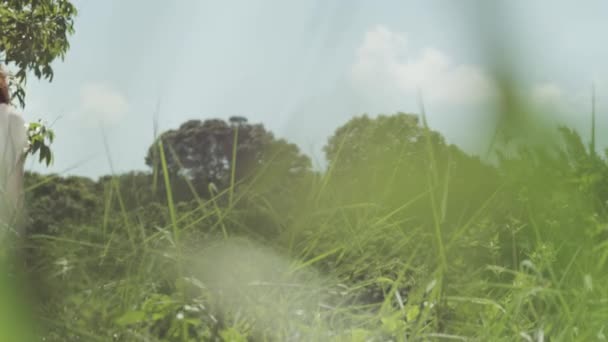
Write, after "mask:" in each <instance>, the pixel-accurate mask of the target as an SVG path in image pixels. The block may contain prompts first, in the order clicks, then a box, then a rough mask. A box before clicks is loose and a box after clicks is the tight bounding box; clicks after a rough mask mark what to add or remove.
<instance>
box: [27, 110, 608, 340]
mask: <svg viewBox="0 0 608 342" xmlns="http://www.w3.org/2000/svg"><path fill="white" fill-rule="evenodd" d="M238 123H240V125H244V122H243V121H239V122H234V123H233V125H235V124H238ZM204 125H205V124H204V123H201V122H198V123H192V122H191V123H190V126H188V127H190V128H189V129H190V130H191V131H190V133H192V135H190V134H185V133H184V130H182V131H181V133H177V132H178V131H180V130H177V131H170V132H166V133H165V134H166V135H165V136H164V137H165V138H167V139H166V140H164V141H163V142H165V141H167V142H168V143H167V144H163V145H162V146H164V147H166V148H167V150H166V151H165V152H166V155H167V156H170V155H171V154H170V152H171V148H168V146H172V147H174V149H176V150H180V149H181V152H180V153H183V155H184V156H185V157H186V160H187V159H188V158H190V162H189V163H190V164H187V165H188V166H189V167H190V168H191V169H192V170H190V171H188V170H186V171H182V169H181V167H180V166H179V164H178V163H177V159H171V158H172V157H169V158H167V159H166V160H167V164H171V166H170V165H167V164H166V165H162V162H161V165H158V164H156V168H157V169H163V166H164V169H166V170H169V172H171V175H170V178H171V181H170V182H168V183H166V186H165V187H160V186H158V185H157V184H155V182H154V180H155V175H154V174H153V173H146V172H132V173H127V174H122V175H114V176H106V177H101V178H100V179H99V180H98V181H96V182H94V181H91V180H86V179H81V178H77V177H55V178H53V177H51V178H46V177H43V176H41V175H37V174H28V176H27V183H28V185H27V188H28V201H27V202H28V203H30V206H31V208H30V216H31V217H32V218H33V219H35V220H37V221H38V223H37V224H35V225H33V227H35V228H34V229H33V231H32V235H31V236H30V238H31V239H30V241H28V247H29V249H28V250H31V251H35V255H34V256H33V257H32V258H30V260H29V261H30V264H29V265H28V269H29V270H31V272H32V274H33V276H34V277H35V279H36V283H38V284H42V285H41V286H40V289H37V291H36V292H37V293H39V292H42V293H43V294H44V295H42V296H40V297H41V299H40V300H39V303H40V305H37V306H36V307H37V311H36V315H37V317H39V318H41V321H42V322H44V324H43V326H44V328H45V329H44V331H43V335H44V337H45V338H46V340H48V341H77V340H83V339H85V340H92V341H95V340H100V341H106V340H116V341H132V340H146V339H147V340H160V341H199V340H211V341H213V340H217V341H219V340H243V341H245V340H248V341H263V340H295V341H297V340H314V341H351V340H359V341H369V340H396V341H399V340H401V341H403V340H406V339H407V340H438V339H456V340H466V339H473V340H484V341H489V340H492V341H495V340H498V341H500V340H512V339H513V338H514V337H515V338H523V339H525V340H542V339H543V338H551V339H552V340H553V339H555V340H595V339H601V338H599V337H598V336H600V337H601V336H602V334H603V333H602V331H603V326H604V324H605V323H604V321H605V314H606V311H605V309H604V305H603V302H602V300H603V299H604V298H606V296H608V292H607V290H606V289H604V288H602V287H601V286H598V285H597V284H602V283H603V282H605V281H607V280H608V278H607V277H606V274H607V273H606V272H605V271H606V261H608V248H607V246H608V245H607V244H606V242H605V241H606V239H607V237H608V234H607V233H606V232H607V230H606V228H605V227H606V223H607V222H608V217H607V216H606V207H605V205H606V204H605V203H606V200H608V198H607V197H606V194H607V193H606V187H605V185H604V182H605V179H608V173H607V171H608V163H607V162H606V160H605V159H604V158H601V157H600V156H598V155H595V154H594V153H592V152H590V151H588V150H587V149H586V148H585V144H583V143H582V139H581V138H580V136H579V135H578V134H577V133H576V132H574V131H572V130H569V129H566V128H561V129H560V130H559V132H560V134H561V137H562V139H561V140H560V142H559V144H555V145H548V144H546V145H544V147H542V148H537V147H531V146H528V147H525V146H523V145H522V146H521V148H519V150H517V153H514V152H513V151H510V153H509V154H506V153H503V154H502V155H501V156H500V158H499V160H498V161H497V162H496V163H495V164H494V165H487V164H485V163H484V162H482V161H481V160H479V158H475V157H472V156H469V155H467V154H466V153H464V152H463V151H461V150H460V149H458V148H457V147H455V146H450V145H448V144H447V143H446V142H445V141H444V139H443V138H442V137H441V135H440V134H439V133H437V132H433V131H431V130H430V129H428V128H426V127H424V126H423V125H421V124H420V123H419V122H418V119H417V118H416V117H415V116H414V115H409V114H403V113H397V114H395V115H390V116H388V115H384V116H378V117H376V118H369V117H358V118H355V119H353V120H351V121H350V122H348V123H346V124H345V125H344V126H343V127H341V128H339V129H338V130H337V131H336V134H335V135H334V136H333V137H332V138H331V139H330V140H329V143H328V147H327V148H326V152H327V156H328V160H329V167H328V169H327V170H326V171H324V172H321V173H317V174H315V173H312V172H310V173H309V172H302V173H296V174H291V173H289V172H288V171H289V168H290V167H291V165H293V163H294V161H293V159H289V158H287V159H286V162H285V163H284V164H280V163H279V164H277V163H276V161H274V160H272V161H268V160H269V159H266V156H265V154H264V153H266V151H267V150H266V151H263V152H260V153H253V154H252V155H254V156H259V160H260V161H259V163H260V164H261V165H268V167H267V168H259V169H257V170H256V172H253V171H251V170H248V172H245V171H242V173H241V171H238V170H231V169H230V167H232V166H231V165H230V162H229V160H230V161H231V160H232V157H233V155H231V154H230V153H229V152H228V151H230V150H232V146H225V147H224V148H223V150H222V148H221V147H219V146H221V144H219V143H218V141H222V142H224V143H225V144H230V143H231V141H233V140H230V139H234V136H233V134H234V131H233V128H234V126H229V125H227V124H226V123H222V122H217V121H215V122H212V124H209V123H207V126H206V127H205V128H202V127H201V126H204ZM182 128H183V126H182ZM250 129H251V130H253V131H255V129H254V128H250ZM202 132H204V133H205V134H211V137H206V136H204V135H203V133H202ZM195 133H196V134H195ZM197 134H201V135H200V136H197ZM247 134H248V133H244V134H243V136H244V137H245V142H244V144H245V145H246V146H259V145H256V144H257V143H255V141H257V140H256V139H257V138H256V139H253V140H247V136H248V135H247ZM249 134H253V133H249ZM239 136H241V133H240V129H239ZM262 136H264V135H262ZM229 138H230V139H229ZM262 140H263V139H262ZM247 141H249V142H248V143H247ZM271 141H272V140H271ZM201 143H210V144H211V146H215V147H213V148H207V147H209V146H206V147H205V146H203V147H201V146H199V145H198V144H201ZM214 144H215V145H214ZM270 145H271V146H273V145H272V144H270ZM279 145H280V144H279ZM175 146H177V148H175ZM237 146H238V148H241V147H240V144H239V145H237ZM154 147H155V146H152V147H151V148H150V150H149V152H148V157H149V158H151V159H149V160H152V161H154V160H155V159H154V158H153V154H154V152H153V151H154ZM237 150H238V149H237ZM194 151H200V153H202V154H205V156H204V158H203V157H200V156H198V155H197V154H196V153H195V152H194ZM241 151H248V149H247V147H243V149H242V150H241ZM297 155H298V153H297V149H293V150H289V149H287V156H288V157H289V156H292V157H294V156H297ZM199 157H200V158H199ZM243 157H245V156H243ZM247 157H249V158H251V156H247ZM197 158H199V159H198V160H199V161H202V160H207V161H210V162H209V163H210V165H208V166H201V165H199V164H197V163H196V162H193V160H197ZM256 158H257V157H256ZM254 159H255V158H254ZM295 159H296V160H297V158H295ZM218 160H223V162H222V163H223V165H224V166H223V167H219V166H218V165H219V164H222V163H220V162H218ZM236 160H237V163H236V168H237V169H238V168H239V167H240V166H243V167H245V166H248V165H251V164H248V163H247V161H248V159H247V158H244V160H245V161H242V162H240V161H239V159H238V154H237V158H236ZM157 162H158V161H157ZM295 163H296V165H298V163H297V162H295ZM253 164H255V163H253ZM152 165H155V164H152ZM184 167H185V166H184ZM252 169H256V168H254V167H252ZM208 170H210V171H208ZM275 170H278V171H276V172H273V171H275ZM232 171H234V174H235V176H236V177H235V178H236V179H237V180H238V182H236V183H238V184H241V185H240V186H239V187H236V188H235V189H233V190H235V191H234V205H232V206H231V205H229V203H228V204H227V203H226V202H225V201H224V202H222V201H221V200H220V198H221V196H222V195H221V194H222V191H223V192H224V193H226V192H228V191H230V189H231V184H230V183H231V180H230V178H231V174H232ZM207 172H210V173H207ZM180 173H182V174H181V175H180ZM195 174H196V175H199V176H200V177H202V175H205V177H207V176H208V175H212V176H213V177H217V178H215V181H216V182H217V184H218V191H217V192H212V193H207V194H206V196H205V197H203V198H200V199H199V198H195V197H196V196H192V197H190V198H188V197H187V196H184V197H182V198H181V199H180V201H181V202H180V203H175V202H174V201H172V198H173V197H171V196H166V195H163V193H175V194H176V195H178V196H177V197H179V195H180V193H179V192H181V191H190V188H189V184H188V182H190V181H192V182H194V183H196V182H201V183H202V185H203V186H204V185H205V181H208V179H206V178H203V181H201V180H198V179H197V177H199V176H197V177H193V176H192V175H195ZM281 175H282V176H283V177H285V178H281ZM156 178H159V177H158V175H156ZM186 180H187V182H186ZM180 182H183V183H180ZM239 182H240V183H239ZM173 184H176V186H177V187H173ZM196 184H197V186H200V185H201V184H198V183H196ZM180 186H184V188H183V189H184V190H182V189H180V188H178V187H180ZM281 189H283V190H281ZM51 227H53V228H51ZM238 236H240V237H242V239H240V240H239V239H234V237H238ZM235 241H238V242H235ZM442 255H443V257H442ZM543 336H544V337H543Z"/></svg>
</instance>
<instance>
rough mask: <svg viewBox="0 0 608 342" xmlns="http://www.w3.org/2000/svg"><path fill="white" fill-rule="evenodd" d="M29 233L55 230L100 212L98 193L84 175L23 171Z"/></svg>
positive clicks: (95, 215) (53, 232)
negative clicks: (66, 175)
mask: <svg viewBox="0 0 608 342" xmlns="http://www.w3.org/2000/svg"><path fill="white" fill-rule="evenodd" d="M25 188H26V189H27V191H26V203H27V206H26V208H25V210H26V214H27V217H28V222H27V226H26V230H27V233H28V234H57V233H58V232H59V231H60V230H61V229H64V228H66V227H67V226H68V225H70V224H87V223H91V222H92V221H93V218H95V217H97V216H98V215H99V208H100V207H101V204H102V203H101V202H100V201H101V197H102V196H101V195H102V194H100V193H99V192H98V191H97V190H96V185H95V182H94V181H92V180H90V179H88V178H85V177H76V176H70V177H65V178H64V177H59V176H57V175H52V174H51V175H44V176H43V175H40V174H38V173H32V172H27V173H26V174H25Z"/></svg>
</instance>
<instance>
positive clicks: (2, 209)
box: [0, 104, 28, 237]
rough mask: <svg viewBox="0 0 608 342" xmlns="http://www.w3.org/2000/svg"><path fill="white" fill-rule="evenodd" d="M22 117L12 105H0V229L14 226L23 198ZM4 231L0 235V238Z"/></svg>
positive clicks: (3, 229)
mask: <svg viewBox="0 0 608 342" xmlns="http://www.w3.org/2000/svg"><path fill="white" fill-rule="evenodd" d="M27 143H28V141H27V132H26V128H25V122H24V120H23V117H22V116H21V115H20V114H19V113H18V112H17V111H16V110H15V109H14V108H13V107H11V106H8V105H6V104H0V232H2V233H5V232H6V230H7V229H8V230H13V231H14V229H15V227H14V224H15V223H16V217H17V215H18V211H19V209H20V208H19V207H20V203H21V201H22V199H21V196H22V187H23V184H22V182H23V158H24V150H25V148H26V147H27ZM3 235H4V234H1V235H0V237H2V236H3Z"/></svg>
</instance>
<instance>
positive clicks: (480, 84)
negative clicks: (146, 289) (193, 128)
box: [23, 0, 608, 178]
mask: <svg viewBox="0 0 608 342" xmlns="http://www.w3.org/2000/svg"><path fill="white" fill-rule="evenodd" d="M73 3H74V4H75V5H76V7H77V8H78V9H79V15H78V17H77V19H76V22H75V29H76V33H75V34H74V35H73V36H72V38H71V48H70V50H69V51H68V53H67V55H66V58H65V60H64V61H57V62H56V63H54V70H55V78H54V80H53V82H52V83H49V82H47V81H36V80H34V78H31V79H30V80H29V82H28V85H27V88H26V89H27V99H26V102H27V104H26V107H25V109H24V110H23V112H24V116H25V118H26V121H35V120H38V119H42V120H44V121H46V122H48V123H49V124H51V125H52V127H53V129H54V130H55V133H56V135H57V138H56V141H55V143H54V144H53V146H52V147H53V150H54V153H55V160H54V163H53V165H52V166H51V167H49V168H47V167H45V166H41V165H39V164H37V163H36V162H35V161H33V160H32V162H31V163H30V164H29V165H27V166H26V167H27V168H29V169H31V170H36V171H40V172H45V173H46V172H54V173H61V174H72V175H83V176H88V177H93V178H95V177H98V176H100V175H105V174H111V173H120V172H126V171H131V170H147V167H146V165H145V162H144V157H145V155H146V152H147V149H148V147H149V146H150V144H151V143H152V141H153V138H154V132H155V131H154V127H155V123H156V124H157V127H158V131H159V133H160V132H163V131H165V130H168V129H172V128H177V127H178V126H179V125H180V124H181V123H183V122H185V121H187V120H189V119H201V120H204V119H210V118H224V119H227V118H228V117H230V116H233V115H239V116H245V117H247V118H248V119H249V121H250V122H255V123H257V122H261V123H263V124H264V125H265V126H266V128H267V129H269V130H271V131H272V132H274V133H275V135H277V136H279V137H282V138H286V139H288V140H289V141H292V142H294V143H297V144H298V145H299V146H300V148H301V149H302V150H303V151H304V152H306V153H308V154H309V155H311V156H312V157H313V160H314V161H315V163H316V164H318V165H323V155H322V147H323V145H324V144H325V142H326V141H327V138H328V137H329V136H330V135H331V134H332V133H333V132H334V131H335V129H336V128H338V127H339V126H340V125H342V124H344V123H346V122H347V121H348V120H349V119H350V118H352V117H354V116H356V115H360V114H363V113H368V114H370V115H376V114H379V113H385V114H391V113H395V112H397V111H403V112H410V113H420V111H421V106H420V103H421V101H420V99H422V103H423V104H424V107H425V111H426V115H427V117H428V121H429V124H430V126H431V127H432V128H434V129H436V130H438V131H440V132H441V133H443V134H444V136H445V137H446V139H447V140H448V142H451V143H455V144H457V145H459V146H461V147H462V148H464V149H465V150H467V151H471V152H477V151H481V150H483V149H484V146H483V142H484V141H485V140H484V139H486V138H487V136H488V134H490V133H489V130H488V129H482V128H481V127H485V126H483V125H484V124H488V123H489V122H491V121H490V119H489V118H490V117H491V114H490V113H491V112H492V104H493V103H494V101H495V100H496V96H497V95H496V94H497V90H496V89H497V86H496V80H495V77H494V75H493V73H492V67H491V66H492V64H491V62H492V61H494V60H495V59H496V56H499V57H505V60H507V61H509V62H510V63H511V64H512V66H513V67H514V69H513V70H512V73H513V75H515V76H516V77H517V80H518V82H519V83H518V88H520V89H521V92H522V93H523V94H524V95H525V96H527V97H529V99H530V101H531V102H532V103H534V104H535V105H536V104H537V105H538V106H539V108H540V107H542V108H543V109H545V108H548V109H550V110H549V112H550V113H551V116H552V117H554V118H556V119H559V120H562V121H564V122H567V123H568V124H569V125H571V126H574V127H575V128H578V129H580V130H582V132H581V133H583V135H585V133H586V131H584V130H586V129H587V127H588V125H589V122H588V121H589V111H590V89H591V84H592V83H594V84H595V85H596V89H597V94H598V95H597V112H598V124H599V130H600V132H601V131H602V129H605V128H607V127H608V116H605V115H604V116H602V112H603V110H604V109H603V103H605V101H604V99H605V96H603V95H604V94H605V93H606V92H608V68H607V66H608V65H607V64H608V46H606V44H602V42H603V40H602V39H601V37H602V36H603V32H606V29H608V22H606V21H605V20H604V15H603V14H604V13H607V10H608V3H606V2H605V1H591V0H590V1H586V2H585V3H584V4H582V3H576V4H575V3H574V2H565V1H546V0H537V1H524V0H513V1H508V2H507V1H504V2H496V3H499V4H501V6H496V7H495V8H489V7H488V5H487V3H489V2H487V1H483V0H478V1H473V0H464V1H458V2H456V1H449V0H420V1H418V0H410V1H403V0H382V1H363V0H348V1H346V0H343V1H338V0H307V1H281V0H242V1H235V0H217V1H211V0H180V1H160V0H130V1H121V0H104V1H94V0H75V1H73ZM604 117H605V118H604ZM598 143H599V145H600V146H603V147H605V146H608V137H606V138H602V135H601V134H599V142H598Z"/></svg>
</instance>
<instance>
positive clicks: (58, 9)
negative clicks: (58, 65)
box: [0, 0, 77, 106]
mask: <svg viewBox="0 0 608 342" xmlns="http://www.w3.org/2000/svg"><path fill="white" fill-rule="evenodd" d="M76 14H77V10H76V7H75V6H74V5H73V4H72V3H71V2H70V1H68V0H3V1H1V2H0V62H1V63H4V64H8V65H14V67H16V68H17V72H16V73H15V76H16V78H17V81H18V83H17V84H13V87H14V89H15V90H14V91H13V95H14V97H16V98H17V99H18V100H19V102H20V104H21V106H24V105H25V91H24V89H23V85H25V83H26V80H27V74H28V72H33V74H34V76H36V77H37V78H39V79H41V78H45V79H47V80H49V81H52V79H53V68H52V62H53V61H55V60H56V59H57V58H61V59H63V58H64V56H65V53H66V52H67V50H68V49H69V47H70V43H69V40H68V38H69V36H70V35H71V34H73V33H74V18H75V16H76Z"/></svg>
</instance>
